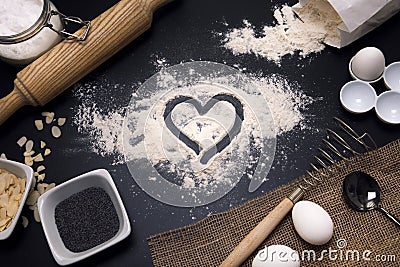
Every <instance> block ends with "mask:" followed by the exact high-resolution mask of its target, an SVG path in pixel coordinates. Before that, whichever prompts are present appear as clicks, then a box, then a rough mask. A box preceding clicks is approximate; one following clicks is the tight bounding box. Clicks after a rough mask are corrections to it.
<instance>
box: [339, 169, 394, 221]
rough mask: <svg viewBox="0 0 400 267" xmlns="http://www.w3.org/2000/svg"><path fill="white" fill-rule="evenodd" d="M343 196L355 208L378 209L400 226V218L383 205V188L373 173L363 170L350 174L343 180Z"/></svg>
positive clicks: (358, 209) (363, 209)
mask: <svg viewBox="0 0 400 267" xmlns="http://www.w3.org/2000/svg"><path fill="white" fill-rule="evenodd" d="M343 196H344V199H345V200H346V202H347V204H348V205H349V206H350V207H351V208H353V209H354V210H357V211H370V210H378V211H380V212H382V213H383V214H385V215H386V216H387V217H388V218H389V219H391V220H392V221H393V222H394V223H395V224H397V225H398V226H400V220H399V219H397V218H396V217H395V216H394V215H393V214H390V213H389V212H388V211H386V210H385V209H384V208H382V207H381V205H380V202H381V189H380V187H379V184H378V182H377V181H376V180H375V179H374V178H372V176H371V175H369V174H367V173H364V172H361V171H357V172H352V173H350V174H348V175H347V176H346V177H345V178H344V181H343Z"/></svg>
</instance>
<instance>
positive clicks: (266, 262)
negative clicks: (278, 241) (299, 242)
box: [252, 245, 300, 267]
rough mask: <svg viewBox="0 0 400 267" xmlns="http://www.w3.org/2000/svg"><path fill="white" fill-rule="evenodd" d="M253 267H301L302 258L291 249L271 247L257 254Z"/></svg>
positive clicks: (277, 246) (279, 246) (278, 246)
mask: <svg viewBox="0 0 400 267" xmlns="http://www.w3.org/2000/svg"><path fill="white" fill-rule="evenodd" d="M252 267H300V257H299V254H298V253H297V251H295V250H293V249H291V248H290V247H287V246H284V245H271V246H268V247H265V248H264V249H262V250H260V251H259V252H258V253H257V256H256V257H255V258H254V260H253V264H252Z"/></svg>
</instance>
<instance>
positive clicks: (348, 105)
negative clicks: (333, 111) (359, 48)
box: [340, 59, 400, 124]
mask: <svg viewBox="0 0 400 267" xmlns="http://www.w3.org/2000/svg"><path fill="white" fill-rule="evenodd" d="M352 61H353V59H352V60H350V63H349V71H350V75H351V77H353V79H354V80H353V81H350V82H348V83H346V84H345V85H344V86H343V87H342V89H341V90H340V102H341V103H342V105H343V107H344V108H345V109H346V110H348V111H350V112H352V113H364V112H367V111H369V110H371V109H372V108H375V112H376V114H377V116H378V117H379V118H380V119H381V120H382V121H384V122H386V123H390V124H400V62H394V63H392V64H390V65H388V66H386V67H385V70H384V71H383V72H382V75H381V76H379V77H378V78H377V79H375V80H373V81H365V80H361V79H359V78H358V77H357V76H355V75H354V73H353V71H352V67H351V64H352ZM382 78H383V80H384V83H385V85H386V87H387V88H388V89H389V91H386V92H383V93H381V94H380V95H379V96H378V95H377V94H376V91H375V89H374V87H372V85H371V84H372V83H375V82H377V81H379V80H380V79H382Z"/></svg>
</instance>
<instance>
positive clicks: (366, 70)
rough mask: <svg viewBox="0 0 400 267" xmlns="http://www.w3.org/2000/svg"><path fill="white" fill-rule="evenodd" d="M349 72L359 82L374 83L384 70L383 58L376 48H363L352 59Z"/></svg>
mask: <svg viewBox="0 0 400 267" xmlns="http://www.w3.org/2000/svg"><path fill="white" fill-rule="evenodd" d="M351 70H352V72H353V74H354V76H356V77H357V78H358V79H360V80H364V81H374V80H376V79H378V78H380V77H381V76H382V73H383V71H384V70H385V56H384V55H383V53H382V51H381V50H379V49H378V48H376V47H365V48H363V49H361V50H360V51H358V52H357V54H356V55H355V56H354V57H353V59H352V62H351Z"/></svg>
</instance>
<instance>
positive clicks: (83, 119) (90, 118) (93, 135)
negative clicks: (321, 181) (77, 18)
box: [73, 61, 316, 164]
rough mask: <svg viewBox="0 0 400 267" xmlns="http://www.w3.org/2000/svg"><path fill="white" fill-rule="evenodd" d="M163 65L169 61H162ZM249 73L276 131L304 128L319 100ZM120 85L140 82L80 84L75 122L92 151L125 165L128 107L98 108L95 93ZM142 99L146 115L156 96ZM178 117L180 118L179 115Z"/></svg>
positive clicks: (275, 78) (169, 79)
mask: <svg viewBox="0 0 400 267" xmlns="http://www.w3.org/2000/svg"><path fill="white" fill-rule="evenodd" d="M163 64H166V62H165V61H163ZM248 76H249V78H250V79H252V81H253V82H254V84H255V85H256V88H257V90H258V91H259V92H261V94H262V95H263V96H264V98H265V99H266V101H267V102H268V105H269V109H270V111H271V113H272V116H273V119H274V123H275V133H276V135H277V136H278V137H279V136H281V135H284V134H285V133H288V132H291V131H293V130H294V129H299V130H302V129H304V128H305V127H306V123H307V122H306V118H305V116H304V112H305V111H306V110H307V107H308V106H309V105H310V104H311V103H313V102H314V101H315V100H316V99H315V98H312V97H310V96H307V95H305V94H304V93H303V92H302V90H301V89H300V86H299V85H298V84H296V83H295V82H290V81H288V80H287V78H285V77H284V76H281V75H277V74H273V75H268V76H264V75H259V74H258V75H256V74H248ZM173 82H177V81H176V80H175V78H174V77H173V75H171V74H170V73H164V74H163V79H162V80H160V81H159V83H160V84H161V85H162V86H164V87H168V85H170V84H171V83H173ZM178 83H179V81H178ZM117 86H120V87H127V88H128V89H127V90H131V92H133V91H134V89H135V88H136V87H138V85H134V86H127V85H115V84H112V83H111V82H109V81H107V82H105V81H104V80H103V79H99V80H98V81H94V82H88V83H85V84H78V85H77V86H76V89H75V93H74V94H75V96H76V97H78V98H79V99H80V101H81V103H80V104H79V106H78V108H77V110H76V112H75V115H74V119H73V123H74V124H75V125H76V126H77V129H78V132H79V133H81V134H84V135H87V136H88V138H89V141H90V147H91V148H90V149H91V150H92V152H94V153H96V154H98V155H101V156H110V157H114V158H115V161H114V163H115V164H122V163H124V151H123V144H122V133H123V129H122V125H123V120H124V116H125V112H126V106H115V105H114V106H113V107H107V108H105V107H99V103H96V102H95V101H94V100H93V99H96V97H95V94H99V95H101V94H103V93H105V92H106V91H108V90H109V88H110V87H112V88H115V87H117ZM129 88H131V89H129ZM88 95H90V97H88ZM132 96H133V97H135V96H136V93H132ZM156 97H159V96H155V98H156ZM138 99H139V98H138ZM138 101H139V100H138ZM140 101H141V102H138V105H142V106H143V108H142V111H143V114H146V113H147V112H148V110H149V109H150V108H151V106H152V104H153V102H154V99H152V98H151V97H149V98H142V99H140ZM175 117H176V114H175ZM176 119H177V120H179V117H178V118H176ZM181 119H182V118H181ZM193 125H194V124H192V126H193ZM213 127H215V125H214V126H213ZM193 129H195V128H193Z"/></svg>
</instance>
